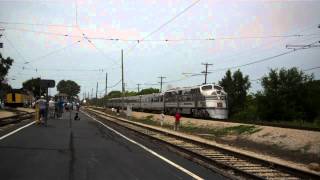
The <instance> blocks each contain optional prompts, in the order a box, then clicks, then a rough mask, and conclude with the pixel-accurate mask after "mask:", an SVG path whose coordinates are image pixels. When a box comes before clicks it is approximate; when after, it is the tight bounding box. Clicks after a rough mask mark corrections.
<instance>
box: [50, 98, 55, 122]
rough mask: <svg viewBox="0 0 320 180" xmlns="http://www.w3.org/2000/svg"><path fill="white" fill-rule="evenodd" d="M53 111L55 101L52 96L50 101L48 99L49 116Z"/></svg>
mask: <svg viewBox="0 0 320 180" xmlns="http://www.w3.org/2000/svg"><path fill="white" fill-rule="evenodd" d="M54 112H55V102H54V100H53V98H51V99H50V101H49V115H50V118H53V117H54Z"/></svg>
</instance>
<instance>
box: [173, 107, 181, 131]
mask: <svg viewBox="0 0 320 180" xmlns="http://www.w3.org/2000/svg"><path fill="white" fill-rule="evenodd" d="M174 117H175V122H174V130H175V131H178V130H179V126H180V119H181V114H180V113H179V111H177V112H176V114H175V115H174Z"/></svg>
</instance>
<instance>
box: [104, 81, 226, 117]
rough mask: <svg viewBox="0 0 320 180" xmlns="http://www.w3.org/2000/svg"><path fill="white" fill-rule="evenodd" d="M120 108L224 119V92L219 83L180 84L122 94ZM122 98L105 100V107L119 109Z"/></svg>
mask: <svg viewBox="0 0 320 180" xmlns="http://www.w3.org/2000/svg"><path fill="white" fill-rule="evenodd" d="M123 103H124V107H126V106H128V105H129V106H131V107H132V109H133V110H141V111H159V112H160V111H164V112H165V113H167V114H174V113H175V112H176V111H179V112H180V113H181V114H188V115H192V116H193V117H202V118H214V119H227V118H228V108H227V93H226V92H225V91H224V90H223V88H222V87H221V86H218V85H215V84H205V85H199V86H194V87H183V88H175V89H170V90H167V91H166V92H164V93H154V94H147V95H140V96H130V97H124V101H123ZM121 105H122V98H112V99H110V100H108V102H107V107H115V108H120V107H121Z"/></svg>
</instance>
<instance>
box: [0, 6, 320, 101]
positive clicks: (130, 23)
mask: <svg viewBox="0 0 320 180" xmlns="http://www.w3.org/2000/svg"><path fill="white" fill-rule="evenodd" d="M319 17H320V1H264V0H261V1H253V0H252V1H240V0H238V1H231V0H230V1H229V0H224V1H222V0H221V1H218V0H200V1H198V0H130V1H129V0H109V1H105V0H11V1H10V0H0V29H1V28H3V29H5V30H4V31H1V32H0V33H1V34H3V35H4V36H2V37H1V38H0V42H2V43H3V44H4V47H3V48H2V49H0V52H1V54H2V55H3V56H4V57H11V58H13V59H14V64H13V66H12V67H11V69H10V71H9V74H8V81H9V84H11V85H12V87H14V88H21V87H22V83H23V82H24V81H26V80H28V79H31V78H36V77H41V78H42V79H54V80H55V81H56V83H58V82H59V81H60V80H62V79H64V80H74V81H75V82H77V83H78V84H79V85H80V86H81V92H80V94H79V95H80V97H82V96H83V93H86V94H88V93H89V95H90V96H91V94H92V93H91V91H92V90H93V91H94V93H93V94H94V96H95V91H96V85H97V83H98V85H99V87H98V95H99V96H102V95H103V94H104V93H105V87H106V73H108V87H109V88H108V89H107V90H108V92H110V91H112V90H121V83H118V82H119V81H120V80H121V50H123V62H124V81H125V84H126V90H129V91H137V84H142V85H141V86H140V89H143V88H148V87H154V88H159V83H158V82H159V81H160V79H159V78H158V77H159V76H165V77H166V79H164V82H165V83H164V84H163V88H164V89H168V88H173V87H186V86H194V85H199V84H202V83H203V82H204V76H203V75H201V76H190V75H189V76H187V75H185V73H196V74H199V73H200V72H202V71H204V65H202V63H206V62H207V63H210V64H212V65H211V66H209V67H208V70H209V71H210V72H212V73H210V74H209V75H208V82H212V83H218V81H219V80H221V78H222V77H223V76H224V74H225V72H226V69H228V68H231V71H235V70H237V69H240V70H241V71H242V72H243V73H244V74H245V75H248V76H249V78H250V80H252V81H251V89H250V92H255V91H258V90H261V89H262V88H261V85H260V81H256V80H257V79H259V78H261V77H263V76H265V75H267V73H268V72H269V71H270V69H276V68H277V69H280V68H291V67H298V68H299V69H301V70H306V69H310V68H314V67H319V66H320V59H319V57H320V48H319V47H318V48H317V47H314V48H309V49H304V50H298V51H294V52H291V53H288V54H285V55H282V56H279V57H275V58H271V59H268V58H269V57H273V56H277V55H279V54H281V53H285V52H288V51H290V49H287V48H286V45H306V44H311V43H315V42H317V41H320V28H319V27H318V26H319V24H320V21H319ZM117 39H118V40H117ZM260 60H261V62H259V63H253V64H250V63H251V62H256V61H260ZM264 60H265V61H264ZM246 64H248V65H246ZM241 65H245V66H241ZM239 66H240V67H239ZM305 73H308V74H312V73H313V74H314V77H315V79H320V69H319V68H317V69H313V70H309V71H306V72H305ZM117 83H118V84H117ZM56 93H57V90H56V89H55V88H52V89H50V94H51V95H53V94H56Z"/></svg>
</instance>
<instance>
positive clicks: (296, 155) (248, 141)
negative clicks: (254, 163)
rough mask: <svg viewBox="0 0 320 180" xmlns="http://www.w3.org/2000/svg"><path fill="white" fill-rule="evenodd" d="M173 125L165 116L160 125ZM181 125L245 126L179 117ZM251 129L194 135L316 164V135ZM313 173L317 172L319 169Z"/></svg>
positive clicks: (319, 146)
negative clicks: (238, 131)
mask: <svg viewBox="0 0 320 180" xmlns="http://www.w3.org/2000/svg"><path fill="white" fill-rule="evenodd" d="M132 116H133V117H134V118H137V119H144V118H146V117H148V118H149V119H150V118H151V119H152V120H154V121H160V115H159V114H151V113H143V112H133V113H132ZM173 122H174V117H173V116H168V115H166V118H165V122H164V123H165V124H170V125H173ZM181 125H182V126H194V127H203V128H210V129H211V128H212V129H223V128H227V127H235V126H240V125H249V124H241V123H232V122H230V123H229V122H221V121H214V120H201V119H194V118H187V117H183V118H182V119H181ZM255 128H256V129H257V130H256V131H255V132H253V133H244V134H237V135H232V134H231V135H230V134H227V135H225V136H222V137H212V135H211V134H194V135H197V136H201V137H204V138H209V139H211V140H213V141H215V142H217V143H221V144H226V145H230V146H233V147H237V148H241V149H244V150H249V151H253V152H257V153H260V154H266V155H270V156H273V157H277V158H280V159H284V160H289V161H293V162H297V163H302V164H305V165H307V166H308V165H309V164H310V163H313V164H314V163H316V164H319V163H320V132H315V131H305V130H296V129H287V128H278V127H270V126H259V125H255ZM318 168H320V167H318ZM317 171H319V172H320V169H319V170H317Z"/></svg>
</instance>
